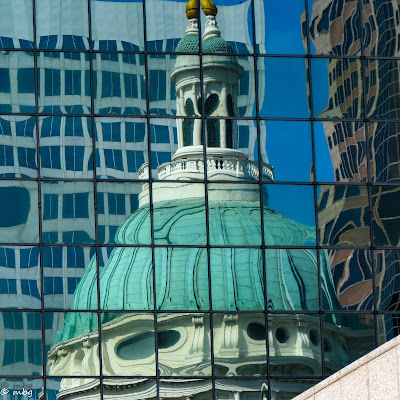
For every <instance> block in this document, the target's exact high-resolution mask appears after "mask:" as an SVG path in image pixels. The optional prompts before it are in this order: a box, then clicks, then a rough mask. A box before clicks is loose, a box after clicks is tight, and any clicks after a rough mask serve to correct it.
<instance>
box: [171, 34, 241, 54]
mask: <svg viewBox="0 0 400 400" xmlns="http://www.w3.org/2000/svg"><path fill="white" fill-rule="evenodd" d="M201 48H202V52H203V53H233V50H232V47H231V46H230V45H229V44H228V43H227V42H226V41H225V40H224V39H223V38H222V37H221V36H211V37H209V38H206V39H205V40H203V41H202V42H201ZM175 51H176V52H179V53H191V54H192V53H198V52H199V36H198V35H192V34H189V35H185V36H184V37H183V38H182V39H181V40H180V41H179V43H178V45H177V46H176V49H175Z"/></svg>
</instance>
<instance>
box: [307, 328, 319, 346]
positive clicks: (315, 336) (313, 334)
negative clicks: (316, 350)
mask: <svg viewBox="0 0 400 400" xmlns="http://www.w3.org/2000/svg"><path fill="white" fill-rule="evenodd" d="M309 336H310V342H311V343H312V344H313V345H314V346H318V345H319V344H320V337H319V332H318V330H317V329H315V328H312V329H311V330H310V333H309Z"/></svg>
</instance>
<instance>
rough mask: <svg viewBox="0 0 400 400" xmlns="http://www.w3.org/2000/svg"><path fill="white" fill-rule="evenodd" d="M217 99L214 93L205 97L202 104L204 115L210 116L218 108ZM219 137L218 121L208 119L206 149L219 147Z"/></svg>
mask: <svg viewBox="0 0 400 400" xmlns="http://www.w3.org/2000/svg"><path fill="white" fill-rule="evenodd" d="M218 105H219V97H218V95H217V94H216V93H212V94H210V95H209V96H208V97H207V100H206V102H205V104H204V108H205V114H206V115H212V113H213V112H214V111H215V110H216V109H217V108H218ZM220 145H221V135H220V124H219V120H216V119H208V120H207V146H208V147H220Z"/></svg>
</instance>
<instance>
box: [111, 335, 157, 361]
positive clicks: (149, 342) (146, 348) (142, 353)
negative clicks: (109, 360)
mask: <svg viewBox="0 0 400 400" xmlns="http://www.w3.org/2000/svg"><path fill="white" fill-rule="evenodd" d="M154 351H155V349H154V332H144V333H141V334H140V335H136V336H134V337H132V338H130V339H128V340H126V341H125V342H123V343H121V344H120V345H119V346H118V347H117V355H118V357H121V358H123V359H124V360H141V359H144V358H148V357H150V356H152V355H154Z"/></svg>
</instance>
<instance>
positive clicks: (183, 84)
mask: <svg viewBox="0 0 400 400" xmlns="http://www.w3.org/2000/svg"><path fill="white" fill-rule="evenodd" d="M211 4H212V3H211ZM214 7H215V6H214ZM211 10H212V12H210V10H209V9H207V11H208V14H210V15H208V16H207V22H206V29H205V32H204V34H203V38H202V50H203V52H205V51H207V52H210V53H212V55H209V56H205V57H204V58H203V59H202V62H200V59H199V57H198V56H194V55H180V56H178V57H177V60H176V65H175V68H174V70H173V72H172V79H173V80H175V82H176V87H177V93H176V96H177V110H178V115H179V116H186V117H191V116H193V117H194V116H199V115H201V112H200V111H201V109H202V107H203V106H204V111H205V114H206V115H208V116H211V117H228V116H234V115H235V100H236V95H235V90H236V89H235V88H236V86H237V83H238V80H239V78H240V76H241V74H242V69H241V67H240V66H239V64H238V63H237V62H236V60H235V57H234V55H233V53H232V50H231V49H230V47H229V45H227V43H226V42H225V41H224V40H223V39H222V38H221V37H220V32H219V30H218V27H217V25H216V22H215V14H216V9H215V10H214V11H213V9H212V8H211ZM191 12H192V13H193V12H195V14H196V13H197V10H194V11H193V9H189V11H188V14H189V15H191V14H190V13H191ZM195 17H196V18H194V17H193V18H192V19H190V21H189V26H188V29H187V32H186V35H185V36H184V37H183V38H182V40H181V41H180V43H179V44H178V46H177V51H181V52H189V53H195V52H197V51H198V47H199V37H198V27H197V14H196V15H195ZM219 53H225V54H223V55H222V54H219ZM230 53H232V54H230ZM200 64H201V65H202V70H203V78H202V79H203V82H204V92H205V100H204V104H202V100H201V96H200V92H201V89H200V77H199V71H200ZM201 124H202V120H201V119H190V118H185V119H181V120H178V147H179V148H178V151H177V152H176V154H175V156H174V158H173V161H172V162H171V163H168V164H163V165H161V166H160V167H159V168H158V173H159V179H160V181H159V182H155V183H153V184H152V202H153V218H152V220H151V218H150V207H149V197H150V196H149V185H148V184H144V185H143V191H142V193H141V197H140V208H139V209H138V210H137V211H136V212H135V213H134V214H133V215H132V216H131V217H130V218H128V219H127V220H126V221H125V223H124V224H122V225H121V227H120V228H119V230H118V232H117V234H116V238H115V240H116V243H117V244H118V245H129V246H131V247H116V248H115V249H114V251H113V252H112V254H111V256H110V259H109V261H108V263H107V264H106V266H105V267H104V269H103V271H102V272H101V275H100V278H99V284H100V288H99V289H100V304H99V308H100V309H102V310H104V311H105V312H104V313H103V314H101V315H102V317H101V326H102V331H101V340H102V348H101V350H102V351H101V353H102V373H103V375H104V376H106V378H105V379H104V381H103V390H104V398H105V399H110V398H121V399H124V398H129V399H153V398H156V397H157V388H156V383H155V380H154V379H151V378H148V377H152V376H156V375H157V374H156V365H157V366H158V371H157V372H158V373H159V375H160V377H161V378H160V385H159V388H158V390H159V396H160V397H161V398H168V399H182V398H193V399H209V398H211V397H212V381H211V380H210V379H207V377H210V376H211V375H212V370H213V374H214V376H220V377H221V378H223V377H225V379H220V380H216V381H215V391H216V393H217V394H219V395H221V396H222V397H221V398H224V399H235V400H236V399H239V398H242V399H259V398H260V396H261V398H264V396H266V391H267V390H268V387H267V386H266V385H265V384H264V383H263V381H262V378H263V377H265V376H266V375H267V362H266V361H267V358H266V351H267V343H266V339H267V337H268V341H269V354H270V367H271V371H275V374H277V375H289V374H291V375H298V376H305V375H320V373H321V372H320V371H321V365H320V361H319V360H320V358H321V343H320V333H319V332H320V323H319V318H318V317H315V316H313V315H301V314H299V315H297V316H296V317H287V316H285V315H284V314H281V315H277V314H273V315H272V314H271V315H270V316H269V317H268V321H269V322H268V323H269V326H268V334H267V329H266V318H265V314H264V313H263V311H264V310H265V309H266V308H268V309H270V310H282V311H288V310H289V311H299V312H301V311H302V310H318V309H319V308H320V306H319V301H320V300H319V299H320V294H319V290H318V271H319V269H318V266H317V265H318V263H317V257H316V254H315V252H314V251H312V250H308V249H295V248H292V249H282V248H279V246H289V247H290V246H302V245H304V244H307V243H310V242H312V241H313V240H315V238H314V234H313V231H312V229H311V228H308V227H306V226H304V225H301V224H299V223H297V222H295V221H292V220H290V219H288V218H286V217H284V216H283V215H281V214H279V213H278V212H276V211H274V210H271V209H269V208H268V207H267V205H266V204H267V194H266V192H265V193H263V203H264V207H263V210H262V211H263V215H262V216H261V215H260V193H259V185H258V184H257V179H258V175H259V173H260V171H259V168H258V164H257V163H254V162H251V161H249V160H247V157H246V156H245V155H244V154H243V153H241V152H239V151H238V150H235V147H236V137H235V129H234V128H235V126H234V122H232V121H231V120H227V119H224V118H222V119H218V118H213V119H208V120H207V121H206V125H205V127H204V129H205V132H206V136H207V146H206V171H204V169H205V168H204V167H205V165H204V162H203V146H202V143H203V140H202V129H203V128H202V125H201ZM146 169H147V167H146V166H144V167H143V170H142V172H143V174H145V173H147V172H146ZM205 173H206V174H207V178H208V180H209V181H211V183H209V184H208V192H207V204H208V216H207V215H206V209H205V194H204V186H203V185H202V184H200V183H196V182H193V183H188V181H195V180H196V179H197V180H199V179H202V178H203V177H204V174H205ZM261 173H262V174H263V175H264V176H265V177H266V178H267V179H273V173H272V169H271V168H270V167H269V166H268V165H267V164H262V171H261ZM171 179H174V180H177V181H182V182H175V183H173V182H169V181H168V180H171ZM216 180H224V181H227V182H228V183H213V182H212V181H216ZM229 182H232V183H229ZM261 218H263V219H264V227H265V229H264V232H262V231H261ZM206 219H207V220H208V227H209V234H208V235H207V232H206V226H207V224H206ZM151 221H152V222H151ZM151 225H153V227H154V243H155V244H157V245H165V246H168V245H178V246H179V245H181V246H186V247H156V248H154V249H153V250H152V249H151V248H149V247H145V246H143V245H146V244H149V243H150V237H151ZM262 236H263V239H262ZM263 241H264V243H265V244H266V245H268V246H276V247H278V248H277V249H267V250H266V251H265V254H264V255H263V254H262V251H261V249H260V248H257V246H261V244H262V242H263ZM208 244H210V245H213V246H223V247H215V248H213V247H212V248H211V249H208V246H207V245H208ZM135 246H137V247H135ZM189 246H190V247H189ZM230 246H231V247H230ZM232 246H242V247H234V248H232ZM246 246H252V247H246ZM264 256H265V264H266V270H265V271H264V270H263V257H264ZM320 273H321V275H320V276H321V279H320V281H321V288H322V290H321V296H322V303H323V307H324V309H328V310H338V309H340V307H339V304H338V301H337V299H336V297H335V294H334V290H333V284H332V279H331V276H330V272H329V265H328V260H327V258H326V256H325V253H321V257H320ZM265 289H266V290H265ZM265 292H267V298H266V299H265ZM211 306H212V307H211ZM72 308H73V309H75V310H96V309H97V275H96V261H95V259H92V261H91V263H90V264H89V266H88V268H87V270H86V273H85V275H84V277H83V278H82V280H81V281H80V284H79V286H78V287H77V289H76V291H75V294H74V303H73V307H72ZM210 309H212V310H214V311H215V313H214V314H212V320H211V321H210V318H211V317H210V314H208V313H207V312H206V311H207V310H210ZM107 310H110V311H109V312H107ZM154 310H157V311H158V312H157V314H156V319H157V321H156V322H157V323H156V324H155V321H154V318H155V316H154V315H155V314H154ZM113 311H114V312H113ZM122 311H127V312H122ZM128 311H129V312H128ZM178 311H179V312H178ZM203 311H204V312H203ZM238 311H246V313H242V314H241V313H238ZM250 311H251V312H252V313H250ZM329 322H330V323H329V324H327V326H326V336H325V337H326V340H327V342H326V349H325V350H326V351H325V359H326V366H327V368H328V370H329V371H335V370H338V369H340V368H341V367H342V366H344V365H346V363H348V361H349V355H348V349H347V347H346V346H348V345H349V341H350V340H351V336H352V335H351V330H350V329H348V330H344V329H341V330H340V331H339V330H338V327H337V321H335V318H334V317H333V316H332V318H331V321H329ZM155 328H156V329H155ZM211 328H212V329H213V335H212V336H211V334H210V332H211ZM357 335H358V336H359V335H360V333H359V332H358V333H357ZM98 338H99V335H98V321H97V314H96V313H90V312H81V313H79V312H77V313H68V314H67V317H66V320H65V324H64V328H63V330H62V332H60V333H59V337H58V343H57V344H56V345H55V346H54V347H53V348H52V349H51V350H50V352H49V354H48V359H49V366H50V375H59V376H71V375H76V376H77V378H76V379H73V378H64V379H63V380H62V384H61V389H60V392H59V394H58V398H59V399H63V398H65V399H78V398H79V399H94V398H97V397H96V396H98V392H99V381H98V380H95V379H93V378H78V376H95V375H98V374H99V346H98V340H99V339H98ZM329 346H330V348H331V350H332V349H333V348H334V349H335V351H334V352H331V353H330V354H329V351H328V350H329ZM155 349H157V350H158V353H157V357H156V356H155V354H156V352H155ZM212 361H213V363H214V365H213V367H212ZM113 376H119V377H121V376H126V377H127V378H126V379H122V378H118V379H111V378H112V377H113ZM237 376H240V377H244V376H245V377H259V378H260V379H259V380H251V379H247V380H241V379H234V377H237ZM107 377H109V379H108V378H107ZM128 377H129V379H128ZM163 377H165V379H163ZM167 377H170V378H171V379H167ZM301 389H302V386H301V382H300V381H299V383H298V385H297V387H296V390H297V391H299V390H301ZM296 390H294V389H293V382H292V383H285V382H283V383H280V384H279V386H277V387H276V388H274V391H276V393H275V394H276V397H275V398H276V399H279V398H282V399H283V398H287V397H285V396H287V395H288V394H289V393H291V392H295V391H296Z"/></svg>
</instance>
